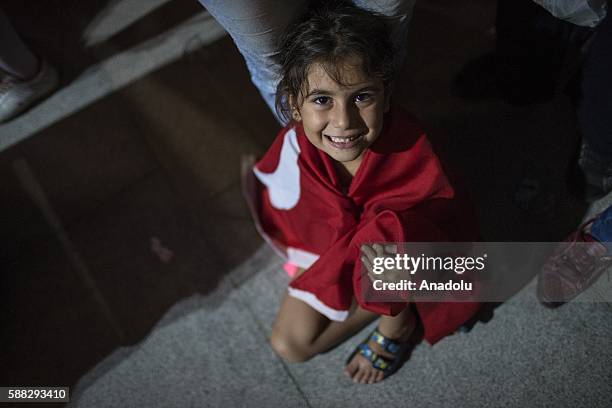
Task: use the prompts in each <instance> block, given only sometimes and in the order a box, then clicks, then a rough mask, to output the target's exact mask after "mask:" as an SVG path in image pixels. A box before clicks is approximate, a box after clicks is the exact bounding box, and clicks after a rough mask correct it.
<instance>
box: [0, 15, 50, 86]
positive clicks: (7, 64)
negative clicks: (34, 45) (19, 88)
mask: <svg viewBox="0 0 612 408" xmlns="http://www.w3.org/2000/svg"><path fill="white" fill-rule="evenodd" d="M39 65H40V62H39V60H38V58H36V56H34V54H32V53H31V52H30V50H29V49H28V47H26V45H25V44H24V43H23V41H21V38H19V35H18V34H17V33H16V32H15V30H13V27H12V26H11V23H10V22H9V20H8V18H6V15H4V12H3V11H2V10H0V70H2V71H4V72H5V73H7V74H9V75H10V76H13V77H15V78H17V79H19V80H28V79H30V78H32V77H34V76H35V75H36V74H37V73H38V69H39Z"/></svg>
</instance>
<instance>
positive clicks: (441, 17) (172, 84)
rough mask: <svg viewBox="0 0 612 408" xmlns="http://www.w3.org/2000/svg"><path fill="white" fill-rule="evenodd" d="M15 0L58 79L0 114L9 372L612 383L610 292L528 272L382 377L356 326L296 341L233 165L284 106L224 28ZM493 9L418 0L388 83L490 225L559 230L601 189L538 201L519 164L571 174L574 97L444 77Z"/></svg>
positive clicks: (187, 383)
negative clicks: (528, 195)
mask: <svg viewBox="0 0 612 408" xmlns="http://www.w3.org/2000/svg"><path fill="white" fill-rule="evenodd" d="M2 7H3V10H4V11H5V12H6V13H7V14H8V15H9V17H10V18H11V21H13V23H14V25H15V26H16V27H17V29H18V30H19V32H20V33H22V35H23V36H25V37H26V38H27V40H28V41H29V42H30V43H31V44H32V46H33V47H34V48H35V49H38V50H41V52H43V53H44V54H45V55H46V56H47V58H48V59H49V60H50V61H52V62H53V63H54V64H55V65H56V66H58V68H59V69H60V71H61V74H62V88H61V90H60V91H59V92H58V93H57V94H55V95H54V96H53V97H52V98H50V99H48V100H46V101H45V102H43V103H41V104H40V105H38V106H37V107H35V108H33V109H31V110H30V111H29V112H27V113H26V114H25V115H23V116H22V117H20V118H18V119H16V120H15V121H13V122H11V123H9V124H6V125H2V126H0V214H1V215H0V225H1V228H0V244H1V245H0V270H1V271H2V273H1V274H0V276H1V279H2V282H1V284H0V296H1V297H2V300H3V306H4V307H3V308H2V310H0V321H1V322H2V323H3V330H2V331H0V344H2V345H3V347H2V352H1V355H0V360H1V361H2V364H1V367H2V368H1V369H0V385H69V386H71V387H72V390H73V401H72V403H71V405H74V406H81V407H98V406H113V407H115V406H153V407H156V406H160V407H162V406H163V407H168V406H177V407H179V406H180V407H185V406H211V407H216V406H253V407H255V406H270V407H275V406H311V407H337V406H366V405H372V404H383V403H386V404H387V405H388V406H415V407H421V406H432V407H439V406H449V407H450V406H458V407H463V406H466V407H467V406H470V407H471V406H571V407H574V406H589V407H594V406H609V405H610V395H612V387H611V386H610V384H612V375H611V373H612V371H611V370H610V369H609V365H610V362H612V355H611V349H610V347H609V344H610V340H611V337H612V325H611V322H612V319H610V318H609V317H610V312H611V307H610V304H607V303H598V304H597V303H586V302H576V303H572V304H569V305H566V306H564V307H562V308H560V309H557V310H554V311H551V310H548V309H543V308H542V307H540V306H539V305H538V304H537V303H536V302H535V301H534V299H533V293H534V291H533V287H532V286H528V287H526V288H525V289H524V290H523V291H522V292H520V293H519V294H518V295H517V296H516V297H515V298H514V299H513V300H512V301H510V302H508V303H505V304H503V305H501V306H500V307H498V308H497V309H496V311H495V316H494V318H493V319H492V320H491V321H490V322H488V323H486V324H478V325H477V326H476V327H475V328H474V329H473V330H472V332H470V333H469V334H461V335H456V336H452V337H450V338H448V339H445V340H444V341H443V342H441V343H439V344H438V345H436V346H435V347H432V348H430V347H429V346H426V345H421V346H419V347H418V348H417V350H416V351H415V353H414V355H413V357H412V358H411V360H410V361H409V363H408V364H407V365H406V366H405V367H404V368H403V369H402V370H401V371H400V372H399V373H398V374H397V375H395V376H393V377H392V378H390V379H388V380H386V381H385V382H383V383H382V384H378V385H375V386H372V387H368V386H366V387H363V386H356V385H353V384H352V383H350V382H349V381H347V380H346V378H344V377H343V376H342V374H341V369H342V365H343V362H344V360H345V358H346V356H347V355H348V354H349V353H350V352H351V350H352V348H353V347H354V346H355V343H356V342H357V341H358V340H359V339H360V337H361V336H362V335H363V334H360V335H359V336H358V337H357V338H354V339H352V340H351V341H349V342H347V343H346V344H343V345H341V346H340V347H338V348H337V349H336V350H334V351H332V352H330V353H328V354H325V355H323V356H320V357H317V358H315V359H313V360H312V361H310V362H308V363H305V364H285V363H283V362H282V361H280V360H279V359H278V358H277V357H276V356H275V355H274V354H273V353H272V351H271V349H270V348H269V347H268V345H267V342H266V337H267V335H268V333H269V328H270V325H271V322H272V318H273V316H274V313H275V311H276V308H277V307H278V306H277V305H278V301H279V298H280V296H281V294H282V292H283V288H284V286H285V285H286V283H287V278H286V276H284V275H283V272H282V271H281V269H280V260H279V259H277V258H275V257H274V255H273V254H272V253H271V251H270V250H269V249H267V248H265V247H262V241H261V240H260V239H259V237H258V236H257V234H256V232H255V230H254V228H253V226H252V224H251V221H250V217H249V215H248V212H247V210H246V207H245V205H244V204H243V201H242V198H241V194H240V183H239V174H238V173H239V158H240V156H241V155H242V154H249V153H255V154H258V153H262V152H263V151H265V149H266V147H267V146H268V145H269V143H270V142H271V140H272V139H273V137H274V135H275V133H276V131H277V130H278V125H277V124H276V123H275V121H274V119H273V117H272V115H271V113H270V112H269V111H268V110H267V108H266V106H265V105H264V103H263V102H262V101H261V99H260V97H259V95H258V93H257V91H256V89H255V88H254V87H253V86H252V85H251V83H250V81H249V77H248V73H247V71H246V69H245V67H244V65H243V63H242V60H241V57H240V55H239V54H238V52H237V50H236V49H235V48H234V46H233V44H232V42H231V40H230V39H229V38H228V37H227V36H223V34H222V32H221V31H220V30H219V27H218V26H216V24H215V23H214V21H212V20H211V19H210V18H208V17H207V16H206V13H205V12H204V11H203V9H202V8H201V7H200V6H199V4H198V3H197V2H195V1H189V0H172V1H167V0H155V1H144V0H141V1H139V0H113V1H95V2H77V1H76V0H69V1H66V2H62V5H61V7H59V6H58V7H55V6H54V3H47V2H45V3H44V4H43V3H40V2H33V1H26V2H23V1H18V0H6V1H5V2H3V4H2ZM493 20H494V5H493V4H492V2H489V1H485V0H477V1H472V2H461V3H459V2H454V1H450V0H430V1H427V2H419V4H418V6H417V9H416V11H415V16H414V20H413V26H412V29H411V33H410V38H409V43H408V60H407V64H406V66H405V67H404V71H403V74H402V75H401V80H400V82H399V83H398V89H397V93H396V96H395V101H396V103H400V104H402V105H404V106H405V107H406V108H408V109H409V110H411V111H413V112H414V113H415V114H417V115H418V116H419V117H420V118H422V119H423V121H424V122H425V124H426V126H427V129H428V132H429V134H430V137H431V139H432V142H433V144H434V146H435V147H436V148H437V149H438V150H439V151H440V152H441V154H443V155H444V157H446V159H447V160H448V163H449V164H450V165H451V166H452V167H454V168H456V169H458V171H459V172H460V173H461V174H462V175H463V176H464V180H465V182H466V184H467V187H468V189H469V190H470V192H471V193H472V195H473V197H474V202H475V204H476V207H477V211H478V217H479V221H480V224H481V227H482V232H483V236H484V237H485V239H486V240H490V241H555V240H560V239H562V238H563V237H564V236H565V235H567V233H568V232H569V231H571V230H572V229H573V228H575V226H576V225H577V224H578V223H579V222H580V220H581V219H582V217H583V216H584V215H585V212H586V211H587V208H585V207H584V206H583V205H581V204H580V203H577V202H574V201H572V200H569V199H568V200H562V201H561V202H560V203H559V205H558V206H557V207H556V208H554V211H550V212H549V213H546V214H541V215H537V216H532V215H528V214H526V213H525V212H523V211H521V210H520V209H519V208H517V207H516V205H515V204H514V202H513V198H514V194H515V190H516V187H517V185H518V184H519V183H520V180H521V179H523V178H524V177H526V176H529V177H537V178H538V179H540V180H544V182H545V185H544V188H546V189H549V190H551V191H556V190H562V189H563V188H564V187H563V174H564V171H565V168H566V166H567V163H568V161H569V157H570V155H571V152H572V149H573V146H575V143H576V140H577V132H576V130H575V129H576V124H575V119H574V117H573V111H572V107H571V105H570V103H569V101H568V100H567V99H566V98H565V97H563V96H560V97H559V98H557V99H555V100H554V101H552V102H550V103H546V104H540V105H535V106H529V107H523V108H516V107H511V106H509V105H507V104H505V103H503V102H500V101H495V100H488V101H481V102H467V101H465V100H462V99H460V98H456V97H453V96H452V95H451V94H450V92H449V88H450V87H449V85H450V80H451V78H452V76H453V75H454V74H455V73H457V72H458V71H459V70H460V69H461V67H462V66H463V65H464V64H465V63H466V62H467V61H468V60H470V59H471V58H474V57H476V56H478V55H480V54H482V53H484V52H485V51H487V50H490V49H491V48H492V46H493V38H492V35H491V28H492V27H493ZM221 61H222V63H220V62H221ZM603 205H604V202H600V203H598V204H597V206H596V207H594V208H592V209H591V211H595V210H596V209H597V208H600V207H601V206H603ZM156 243H157V244H156ZM158 244H159V245H158ZM159 246H162V247H164V248H166V249H169V250H171V251H172V254H173V256H172V258H171V259H170V260H167V259H165V258H164V256H162V255H159V254H160V252H159V250H158V249H157V248H158V247H159ZM604 279H605V278H604Z"/></svg>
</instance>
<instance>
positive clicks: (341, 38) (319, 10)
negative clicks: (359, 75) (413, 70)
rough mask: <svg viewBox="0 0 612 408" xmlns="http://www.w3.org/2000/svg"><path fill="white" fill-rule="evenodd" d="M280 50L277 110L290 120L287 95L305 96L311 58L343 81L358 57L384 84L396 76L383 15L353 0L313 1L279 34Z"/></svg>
mask: <svg viewBox="0 0 612 408" xmlns="http://www.w3.org/2000/svg"><path fill="white" fill-rule="evenodd" d="M278 49H279V53H278V54H277V56H276V58H277V62H278V64H279V65H280V74H281V80H280V82H279V84H278V87H277V89H276V112H277V113H278V115H279V117H281V118H282V119H284V120H286V121H289V120H290V119H291V106H289V97H290V96H292V97H294V98H298V99H299V97H300V96H301V95H303V92H304V91H305V90H306V88H307V85H308V84H307V77H308V69H309V67H310V66H311V65H312V64H313V63H318V64H321V66H322V67H323V69H324V70H325V72H326V73H327V74H328V75H329V76H330V78H332V79H333V80H334V81H336V82H337V83H339V84H344V83H343V77H342V71H343V63H345V62H346V61H347V59H349V58H355V57H356V58H357V59H358V60H359V61H360V63H361V69H362V71H363V73H364V74H366V75H367V76H368V77H372V78H379V79H381V80H382V81H383V84H384V85H385V88H386V89H388V85H389V83H390V82H391V80H392V79H393V76H394V70H395V67H394V64H393V55H394V50H393V44H392V42H391V40H390V35H389V28H388V26H387V23H386V20H385V17H384V16H381V15H378V14H375V13H373V12H371V11H367V10H363V9H360V8H359V7H357V6H355V5H353V4H352V3H351V2H349V1H343V0H321V1H316V2H314V3H312V4H311V5H310V6H309V7H308V8H307V9H306V10H305V13H304V14H303V15H301V16H300V18H299V19H298V20H297V21H295V22H294V23H293V24H291V25H290V26H289V27H288V28H287V29H286V31H285V33H284V34H283V35H282V36H281V37H280V41H279V47H278Z"/></svg>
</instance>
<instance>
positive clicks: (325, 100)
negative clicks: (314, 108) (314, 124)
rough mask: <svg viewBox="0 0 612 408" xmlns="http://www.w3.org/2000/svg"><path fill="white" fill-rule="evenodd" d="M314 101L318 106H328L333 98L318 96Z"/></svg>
mask: <svg viewBox="0 0 612 408" xmlns="http://www.w3.org/2000/svg"><path fill="white" fill-rule="evenodd" d="M312 101H313V102H314V103H316V104H317V105H327V104H328V103H329V102H330V101H331V98H330V97H329V96H317V97H316V98H314V99H313V100H312Z"/></svg>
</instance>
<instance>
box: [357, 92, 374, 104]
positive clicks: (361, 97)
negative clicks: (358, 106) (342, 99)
mask: <svg viewBox="0 0 612 408" xmlns="http://www.w3.org/2000/svg"><path fill="white" fill-rule="evenodd" d="M371 97H372V95H370V94H368V93H361V94H358V95H357V96H355V102H365V101H367V100H369V99H370V98H371Z"/></svg>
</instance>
